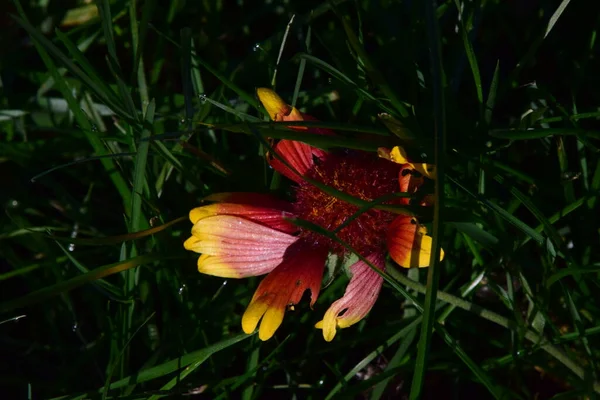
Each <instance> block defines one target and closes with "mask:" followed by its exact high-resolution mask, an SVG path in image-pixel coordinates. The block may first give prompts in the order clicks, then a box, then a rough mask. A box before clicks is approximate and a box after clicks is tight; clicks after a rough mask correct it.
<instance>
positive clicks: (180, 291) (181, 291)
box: [179, 283, 187, 296]
mask: <svg viewBox="0 0 600 400" xmlns="http://www.w3.org/2000/svg"><path fill="white" fill-rule="evenodd" d="M186 289H187V286H186V285H185V283H184V284H182V285H181V287H180V288H179V295H180V296H183V292H185V290H186Z"/></svg>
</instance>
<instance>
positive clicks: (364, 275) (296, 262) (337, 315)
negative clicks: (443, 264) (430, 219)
mask: <svg viewBox="0 0 600 400" xmlns="http://www.w3.org/2000/svg"><path fill="white" fill-rule="evenodd" d="M257 94H258V97H259V99H260V101H261V102H262V104H263V106H264V107H265V109H266V111H267V112H268V114H269V116H270V117H271V119H273V120H275V121H290V122H292V121H303V120H314V118H312V117H310V116H308V115H306V114H303V113H302V112H300V111H299V110H298V109H296V108H295V107H291V106H289V105H287V104H286V103H285V102H284V101H283V100H282V99H281V98H280V97H279V96H278V95H277V94H276V93H275V92H273V91H272V90H270V89H258V90H257ZM289 128H290V129H296V130H302V131H305V132H308V133H313V134H321V135H333V134H334V132H332V131H330V130H327V129H320V128H313V127H297V126H296V127H294V126H293V125H291V126H290V127H289ZM395 149H396V148H395ZM395 149H392V150H391V151H387V153H386V150H382V152H383V153H384V155H385V154H387V155H388V157H384V158H380V157H376V156H374V155H372V154H370V153H364V152H352V151H342V152H325V151H323V150H321V149H316V148H314V147H312V146H310V145H308V144H305V143H302V142H298V141H292V140H280V141H279V142H277V143H276V144H275V145H274V146H273V151H274V152H275V153H276V155H271V156H270V157H268V161H269V163H270V165H271V166H272V167H273V169H275V170H276V171H278V172H280V173H281V174H282V175H284V176H286V177H288V178H290V179H291V180H292V181H294V184H293V186H292V187H293V191H294V196H293V200H292V201H290V202H286V201H282V200H279V199H277V198H274V197H272V196H269V195H264V194H256V193H223V194H217V195H212V196H209V197H208V198H206V199H205V200H208V201H213V202H215V203H213V204H210V205H205V206H201V207H198V208H194V209H193V210H192V211H191V212H190V220H191V222H192V223H193V224H194V226H193V228H192V236H191V237H190V238H189V239H187V240H186V241H185V243H184V247H185V248H186V249H187V250H191V251H194V252H196V253H200V254H201V255H200V257H199V258H198V271H200V272H201V273H204V274H208V275H214V276H220V277H228V278H245V277H249V276H259V275H265V274H267V276H266V277H265V278H264V279H263V280H262V282H261V283H260V284H259V286H258V288H257V289H256V292H255V293H254V296H253V297H252V300H251V301H250V304H249V305H248V308H247V309H246V311H245V312H244V315H243V316H242V329H243V330H244V332H246V333H252V332H253V331H254V330H255V329H256V328H257V327H259V331H258V335H259V338H260V339H261V340H267V339H269V338H271V337H272V336H273V335H274V333H275V331H276V330H277V329H278V328H279V326H280V325H281V324H282V322H283V318H284V314H285V312H286V310H287V309H289V308H293V306H294V305H295V304H297V303H298V302H299V301H300V300H301V298H302V296H303V294H304V293H305V292H306V291H307V290H308V291H310V295H311V300H310V305H311V307H312V306H313V305H314V304H315V302H316V300H317V297H318V295H319V291H320V287H321V281H322V277H323V271H324V266H325V262H326V259H327V257H328V254H329V253H330V252H332V253H336V254H337V255H339V256H341V257H344V256H347V255H348V250H347V248H346V247H345V246H342V245H341V244H340V243H339V242H338V241H335V240H332V239H331V238H329V237H325V236H323V235H321V234H319V233H317V232H314V231H312V230H309V229H304V228H301V227H298V226H297V225H294V224H293V223H291V222H290V221H291V220H293V218H298V219H302V220H306V221H309V222H311V223H313V224H316V225H319V226H320V227H322V228H324V229H326V230H329V231H335V232H336V235H337V237H338V238H339V239H341V240H342V241H343V242H345V243H346V244H348V245H349V246H351V247H352V249H353V250H354V251H356V252H357V253H358V254H360V255H362V256H363V258H364V259H363V260H361V261H358V262H356V263H354V264H353V265H351V266H350V267H349V273H350V275H351V278H350V283H349V284H348V286H347V288H346V292H345V293H344V295H343V296H342V298H340V299H339V300H337V301H335V302H334V303H333V304H332V305H331V306H330V307H329V309H328V310H327V311H326V312H325V315H324V317H323V320H322V321H320V322H319V323H317V325H316V327H317V328H320V329H322V330H323V336H324V338H325V340H327V341H331V340H332V339H333V338H334V336H335V334H336V331H337V328H346V327H349V326H351V325H353V324H355V323H357V322H358V321H360V320H361V319H363V318H364V317H365V316H366V315H367V314H368V312H369V311H370V310H371V308H372V307H373V305H374V304H375V301H376V300H377V297H378V296H379V292H380V290H381V286H382V284H383V278H382V276H381V275H380V274H379V273H378V271H377V270H379V271H384V270H385V258H386V254H388V253H389V255H390V257H391V258H392V259H393V260H394V261H395V262H396V263H398V265H400V266H402V267H405V268H410V267H425V266H427V265H428V264H429V258H430V254H431V247H432V238H431V237H430V236H428V235H427V234H426V233H427V232H426V230H425V229H424V227H422V226H421V225H419V224H418V223H417V221H416V220H415V219H414V218H412V217H409V216H406V215H398V214H395V213H392V212H390V211H387V210H384V209H378V208H370V209H368V210H367V211H364V212H362V213H358V211H359V207H358V206H357V205H355V204H351V203H348V202H346V201H344V200H342V199H340V198H337V197H334V196H332V195H330V194H328V193H325V192H324V191H322V190H321V189H319V188H318V187H316V186H315V185H313V184H311V183H309V181H313V182H314V181H318V182H320V183H322V184H324V185H327V186H330V187H332V188H334V189H336V190H338V191H341V192H344V193H345V194H347V195H350V196H353V197H356V198H358V199H361V200H365V201H372V200H374V199H378V198H380V197H382V196H386V195H390V194H392V193H395V192H398V189H400V191H403V192H409V193H414V192H415V191H416V190H417V189H418V187H419V186H420V185H421V184H422V183H423V182H424V179H425V178H423V176H427V177H431V176H432V174H431V171H432V170H431V169H430V167H427V165H425V164H412V163H409V162H407V161H406V158H405V155H402V152H401V151H400V150H395ZM400 157H404V159H403V160H404V161H405V162H403V163H401V164H398V163H397V162H398V161H399V160H400V159H401V158H400ZM385 158H387V159H385ZM390 161H393V162H390ZM420 169H422V170H423V172H421V171H420ZM415 170H416V171H418V172H419V173H420V174H421V175H423V176H417V175H419V174H416V173H415V174H414V176H413V171H415ZM408 200H409V199H407V198H398V199H396V200H393V201H390V202H388V204H407V202H408ZM351 216H352V217H353V219H349V218H350V217H351ZM441 257H442V258H443V251H442V253H441ZM365 260H366V261H365ZM372 267H375V269H373V268H372ZM376 269H377V270H376Z"/></svg>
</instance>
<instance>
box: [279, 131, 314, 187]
mask: <svg viewBox="0 0 600 400" xmlns="http://www.w3.org/2000/svg"><path fill="white" fill-rule="evenodd" d="M273 150H274V151H275V153H277V154H278V155H279V156H280V157H281V158H283V159H284V160H285V161H286V162H287V163H288V164H289V165H290V166H291V167H292V168H293V169H294V170H296V172H298V173H295V172H294V171H293V170H292V169H290V168H288V167H287V166H286V165H285V163H284V162H283V161H282V160H280V159H279V158H277V157H276V156H274V155H272V154H271V155H269V158H268V161H269V164H270V165H271V167H273V169H274V170H275V171H277V172H279V173H280V174H281V175H283V176H285V177H286V178H288V179H291V180H293V181H295V182H301V181H302V177H301V176H299V175H298V174H300V175H304V174H305V173H306V172H307V171H308V170H309V169H310V168H312V166H313V165H314V160H313V151H314V150H318V149H315V148H314V147H312V146H309V145H307V144H305V143H302V142H296V141H294V140H285V139H284V140H280V141H279V142H278V143H277V144H276V145H275V146H273Z"/></svg>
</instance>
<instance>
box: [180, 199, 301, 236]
mask: <svg viewBox="0 0 600 400" xmlns="http://www.w3.org/2000/svg"><path fill="white" fill-rule="evenodd" d="M216 215H232V216H237V217H243V218H245V219H248V220H250V221H252V222H256V223H259V224H261V225H265V226H268V227H269V228H273V229H276V230H278V231H282V232H286V233H294V232H296V231H298V227H296V226H295V225H294V224H292V223H291V222H289V221H287V220H285V218H284V217H288V216H291V214H289V213H288V212H286V211H282V210H278V209H274V208H268V207H259V206H252V205H247V204H233V203H215V204H210V205H207V206H202V207H196V208H194V209H193V210H192V211H190V221H192V223H193V224H196V223H197V222H198V221H200V220H202V219H204V218H208V217H213V216H216Z"/></svg>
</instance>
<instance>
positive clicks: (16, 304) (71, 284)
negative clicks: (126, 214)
mask: <svg viewBox="0 0 600 400" xmlns="http://www.w3.org/2000/svg"><path fill="white" fill-rule="evenodd" d="M169 258H174V257H161V256H159V255H157V254H152V253H151V254H144V255H142V256H138V257H134V258H131V259H128V260H125V261H120V262H117V263H114V264H108V265H104V266H102V267H99V268H95V269H93V270H90V272H88V273H86V274H82V275H79V276H76V277H74V278H71V279H68V280H66V281H64V282H60V283H56V284H54V285H50V286H48V287H45V288H43V289H40V290H37V291H35V292H33V293H30V294H28V295H26V296H23V297H19V298H17V299H14V300H9V301H6V302H4V303H1V304H0V312H7V311H12V310H15V309H17V308H22V307H26V306H30V305H32V304H36V303H39V302H42V301H44V300H47V299H50V298H52V297H54V296H57V295H60V294H62V293H65V292H68V291H70V290H73V289H75V288H77V287H79V286H82V285H85V284H86V283H90V282H92V281H95V280H97V279H102V278H105V277H107V276H110V275H114V274H116V273H119V272H122V271H126V270H128V269H131V268H135V267H138V266H140V265H143V264H149V263H152V262H155V261H158V260H161V259H169Z"/></svg>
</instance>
